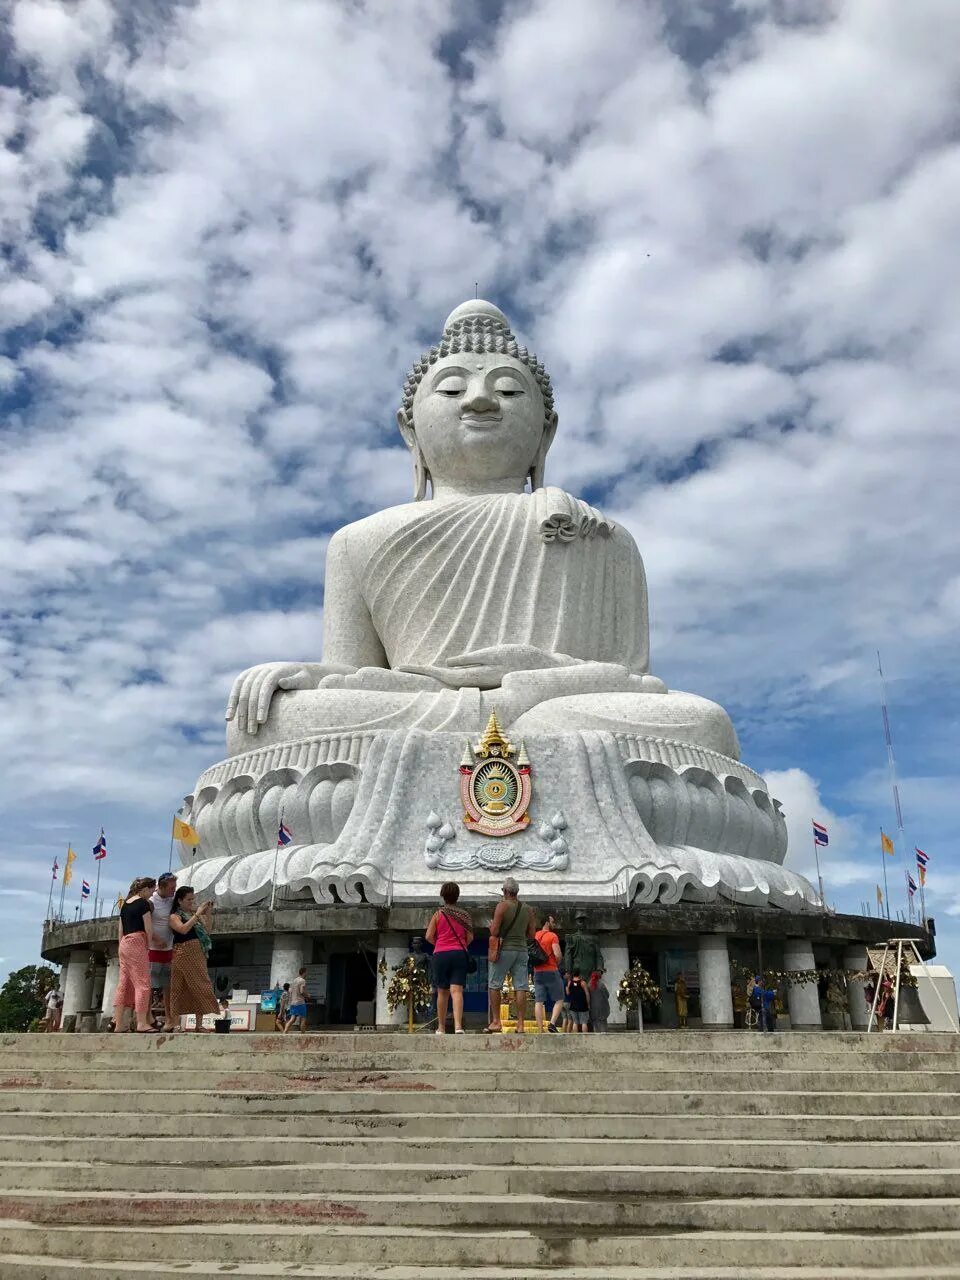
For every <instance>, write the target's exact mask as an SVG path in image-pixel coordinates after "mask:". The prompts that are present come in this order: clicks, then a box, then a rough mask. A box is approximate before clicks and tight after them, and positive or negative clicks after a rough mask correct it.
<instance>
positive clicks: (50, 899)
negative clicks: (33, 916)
mask: <svg viewBox="0 0 960 1280" xmlns="http://www.w3.org/2000/svg"><path fill="white" fill-rule="evenodd" d="M54 861H56V859H54ZM53 879H54V876H53V872H52V871H51V872H50V894H49V896H48V898H47V919H48V920H49V919H50V912H51V911H52V909H53Z"/></svg>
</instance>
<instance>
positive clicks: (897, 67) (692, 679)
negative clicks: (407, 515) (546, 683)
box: [0, 0, 960, 948]
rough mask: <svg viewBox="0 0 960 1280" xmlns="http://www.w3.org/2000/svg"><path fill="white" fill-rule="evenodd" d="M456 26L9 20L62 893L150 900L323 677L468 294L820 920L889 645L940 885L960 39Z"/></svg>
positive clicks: (9, 261) (856, 827) (14, 517)
mask: <svg viewBox="0 0 960 1280" xmlns="http://www.w3.org/2000/svg"><path fill="white" fill-rule="evenodd" d="M468 10H469V6H467V7H465V8H463V9H461V8H459V7H457V6H447V5H443V4H440V3H437V0H415V2H414V3H411V4H408V5H403V6H391V5H386V4H369V5H364V6H343V5H340V4H337V3H334V2H333V0H283V3H280V4H279V5H278V6H277V7H275V8H265V7H264V6H262V5H257V4H255V3H253V0H246V2H245V3H241V4H239V5H235V6H222V5H217V4H216V3H214V2H213V0H199V2H198V3H196V4H192V5H174V6H169V7H167V6H164V7H162V9H160V10H156V11H154V10H150V12H149V13H148V12H147V10H143V9H137V8H136V7H135V8H134V10H131V11H130V12H129V13H125V14H124V15H122V16H123V21H122V22H121V21H120V20H119V17H118V11H116V10H115V9H114V8H112V7H110V6H108V5H106V4H105V3H103V0H79V2H78V3H70V4H68V3H60V2H57V3H55V2H54V0H16V2H14V3H12V4H11V6H10V13H11V19H10V24H9V28H8V30H9V33H10V40H11V44H12V49H11V53H12V55H13V56H14V57H15V58H19V60H20V62H21V69H22V74H21V78H20V79H19V80H17V81H15V82H12V83H15V84H16V87H10V86H9V85H8V86H7V87H4V88H0V232H2V234H3V236H4V237H5V239H6V240H7V241H9V243H10V244H11V246H12V249H11V252H10V254H9V255H7V257H6V258H5V259H4V262H3V265H2V267H0V353H2V354H0V397H5V398H4V399H3V405H2V409H3V413H4V433H3V437H2V439H0V450H2V465H0V499H2V501H0V589H2V592H3V599H4V612H5V620H6V621H5V626H4V629H3V633H2V635H0V681H2V682H3V684H2V687H3V690H4V712H5V714H4V719H3V722H2V724H0V764H2V769H0V776H3V778H4V786H5V810H6V814H5V829H7V830H16V831H18V832H20V831H24V832H26V833H27V834H28V835H29V832H30V831H33V832H34V835H33V836H32V837H30V838H31V839H33V840H35V843H36V845H37V855H36V867H37V869H36V871H34V872H32V873H31V872H29V871H27V870H25V871H24V872H23V874H24V876H25V877H26V878H27V879H28V880H29V878H30V876H31V874H32V875H33V876H34V877H35V881H36V882H35V883H33V884H32V885H29V884H28V885H25V887H28V888H32V889H34V890H35V891H36V892H37V893H38V894H40V895H41V896H42V894H43V893H44V892H45V891H46V888H47V887H48V886H47V885H46V884H45V883H44V882H43V881H44V877H45V876H47V875H48V874H49V872H48V867H49V862H50V861H51V859H50V858H49V857H48V856H47V855H48V853H49V848H48V842H49V839H50V833H49V831H45V830H41V827H40V825H39V824H41V823H49V822H50V821H62V822H64V823H66V824H68V829H69V830H73V831H77V830H78V829H84V830H85V829H86V828H87V827H91V828H92V829H93V830H94V835H95V833H96V830H98V829H99V824H100V822H101V821H103V820H104V817H105V816H107V817H109V818H110V820H111V821H112V822H113V824H114V829H115V830H116V831H117V833H118V843H117V847H118V848H119V849H120V850H121V852H120V853H119V854H117V855H116V856H117V857H118V858H120V859H126V861H122V863H121V865H122V869H123V873H124V875H126V873H127V871H129V872H131V874H132V872H133V870H135V869H137V868H136V867H135V866H134V865H133V864H134V859H135V858H141V857H142V858H147V859H149V860H150V865H151V866H153V865H154V863H156V865H160V862H161V861H163V862H164V863H165V857H166V850H165V844H164V837H163V828H164V825H165V823H166V820H167V818H166V815H167V814H168V813H169V811H170V809H172V808H173V807H175V805H176V803H177V801H178V799H179V797H180V796H181V795H182V794H183V793H184V792H185V791H187V790H188V789H189V788H190V786H191V785H192V782H193V778H194V776H195V774H196V772H198V771H199V769H200V768H202V767H204V766H205V765H206V764H209V763H211V762H212V761H213V760H214V759H216V758H217V756H218V753H219V752H220V751H221V750H222V712H223V702H224V699H225V697H226V692H227V689H228V688H229V684H230V681H231V679H232V677H233V675H234V674H235V673H236V671H237V670H239V669H240V668H242V667H243V666H246V665H248V664H249V663H251V662H254V661H258V660H263V659H266V658H270V657H284V656H298V657H316V656H319V645H320V640H319V635H320V625H321V608H322V594H321V593H322V558H323V553H324V548H325V545H326V539H327V537H328V536H329V533H330V531H331V529H333V528H335V527H336V526H337V525H339V524H342V523H343V522H344V521H346V520H348V519H352V518H355V517H356V516H358V515H360V514H363V513H364V512H366V511H368V510H370V509H372V508H373V507H377V506H380V505H385V504H389V503H393V502H397V501H403V500H406V499H407V497H408V496H409V487H410V468H409V460H408V458H407V455H406V453H405V451H404V450H403V448H402V445H401V443H400V441H399V440H398V438H397V435H396V431H395V427H394V425H393V415H394V412H395V410H396V406H397V402H398V398H399V390H400V384H401V380H402V378H403V375H404V373H405V372H406V370H407V368H408V367H409V364H410V362H411V360H412V359H413V358H414V357H415V355H416V354H417V353H418V352H419V351H420V350H421V349H422V347H423V345H424V344H425V343H426V342H428V341H429V340H431V339H432V338H433V337H434V336H435V335H436V332H437V329H438V327H439V324H440V322H441V321H442V319H443V317H444V316H445V314H446V313H447V311H448V310H450V309H451V308H452V307H453V306H454V305H456V304H457V303H458V302H459V301H461V300H462V299H463V298H464V297H467V296H470V295H471V294H472V292H473V288H474V282H475V281H476V282H479V284H480V290H481V293H483V294H487V295H488V296H491V295H492V296H493V297H494V298H495V299H497V300H499V301H501V302H503V303H504V304H505V305H506V306H507V308H508V310H510V311H511V313H512V314H514V315H515V316H516V318H517V320H516V326H517V328H518V330H520V331H521V333H522V335H523V337H524V339H525V340H527V341H529V342H530V343H531V345H532V346H533V347H534V348H535V349H537V350H538V351H539V352H540V354H541V356H542V357H543V358H544V359H545V361H546V363H547V366H548V368H549V369H550V372H551V374H552V375H553V378H554V383H555V386H556V392H557V405H558V409H559V412H560V433H559V436H558V439H557V444H556V446H555V449H554V452H553V453H552V455H551V459H550V463H549V478H550V479H551V481H552V482H554V483H563V484H566V485H567V486H569V487H570V488H573V489H575V490H578V491H579V490H582V489H583V488H584V487H585V486H586V487H587V488H588V490H589V496H590V498H591V500H595V501H597V502H599V503H600V504H601V505H603V506H605V507H607V508H609V509H610V510H611V511H612V513H613V514H614V515H615V517H616V518H618V519H621V520H623V522H624V523H625V524H626V525H627V526H628V527H629V528H630V529H631V530H632V532H633V533H634V534H635V536H636V538H637V541H638V543H639V545H640V547H641V549H642V551H643V554H644V557H645V559H646V563H647V569H648V575H649V579H650V587H651V604H652V615H653V655H654V669H655V670H656V671H657V672H658V673H659V674H661V675H662V676H663V677H664V678H665V679H667V680H668V681H669V682H670V683H672V684H676V685H678V686H680V687H688V688H692V689H695V690H697V691H699V692H702V693H704V694H706V695H708V696H713V697H716V698H718V699H719V700H721V701H724V702H725V703H726V704H728V705H729V706H730V708H731V710H732V711H733V712H734V714H735V717H736V720H737V724H738V728H739V729H740V730H741V738H742V740H743V741H744V744H745V747H746V749H747V753H748V755H749V756H750V759H751V762H752V763H753V764H755V765H756V766H758V767H763V766H764V765H766V766H767V767H768V768H769V770H770V777H771V778H772V779H775V783H774V786H775V789H777V788H779V791H780V794H781V798H782V799H783V800H784V804H785V807H786V808H787V810H788V815H789V821H790V822H791V824H793V823H794V822H797V823H800V824H801V825H800V827H798V829H797V834H796V836H795V840H796V843H795V846H794V853H792V854H791V857H796V858H799V859H800V863H799V865H801V867H803V866H805V865H807V862H806V861H805V859H806V860H807V861H809V859H807V854H806V853H805V851H804V850H805V845H806V844H807V843H808V841H807V840H806V836H805V835H804V832H803V830H802V828H804V827H806V826H807V825H808V823H809V818H810V817H811V816H813V814H812V812H811V811H812V809H814V808H815V809H817V810H818V813H819V816H820V817H822V819H823V820H824V821H827V822H828V825H829V826H830V830H831V842H832V843H831V851H830V854H829V859H828V866H827V867H825V877H826V880H827V884H828V891H829V889H830V888H831V886H835V887H836V889H837V892H838V893H840V894H844V895H846V899H845V900H847V901H848V905H853V906H854V907H856V906H858V904H859V900H860V897H862V896H863V895H864V894H865V893H867V891H868V890H869V888H870V885H869V879H864V877H865V876H866V877H869V876H872V875H874V874H875V872H874V870H872V869H871V862H872V860H873V856H874V855H873V852H872V848H871V844H870V842H871V841H872V840H873V838H874V837H873V829H874V827H875V826H876V825H877V821H876V818H877V814H878V809H881V808H882V807H883V806H884V805H885V804H887V801H886V800H885V798H884V796H883V794H882V788H881V789H878V788H876V787H873V788H872V789H871V786H869V785H868V784H867V782H865V781H864V779H865V778H869V775H870V773H871V770H872V769H873V766H874V765H875V764H876V763H878V761H879V763H881V764H882V744H879V747H878V741H877V733H878V729H877V711H876V695H877V688H876V679H875V675H874V656H873V651H874V649H875V648H876V646H877V644H881V645H882V647H883V649H884V657H885V660H886V662H887V665H888V666H889V667H890V669H891V670H892V671H894V672H897V673H899V674H900V675H901V676H902V677H903V679H902V683H901V685H900V687H899V688H898V689H897V690H896V693H897V720H896V723H897V726H898V732H899V731H900V730H901V729H902V731H903V737H902V743H903V748H904V758H905V760H906V762H907V765H908V767H906V768H905V773H906V775H907V777H906V778H905V781H904V785H903V791H904V795H905V797H906V798H907V799H908V801H909V803H910V804H912V806H913V807H912V812H913V813H915V814H916V818H915V825H916V832H917V834H916V838H917V840H918V841H926V842H927V843H929V844H930V845H931V847H933V846H934V845H937V846H938V847H942V848H944V849H948V848H950V847H951V846H952V841H953V839H954V838H955V822H954V820H953V818H952V812H953V803H952V798H951V792H952V789H953V790H955V781H956V767H955V763H954V744H953V742H952V738H953V736H954V734H953V733H952V726H953V725H954V724H955V721H956V717H957V715H958V714H960V710H958V707H960V698H958V696H957V693H958V685H957V680H956V673H955V652H956V634H957V625H958V621H960V604H958V601H960V588H958V586H957V582H958V579H957V551H958V535H957V517H956V511H955V506H956V503H955V499H954V494H955V493H956V492H957V491H958V489H960V451H958V450H957V448H956V445H955V440H954V436H955V431H956V421H957V417H958V409H960V403H958V391H957V383H956V375H955V361H956V355H955V353H956V350H957V347H958V343H960V322H958V319H957V309H956V305H955V297H956V295H957V292H958V286H960V279H958V267H957V262H958V258H957V254H956V243H957V240H958V232H960V226H958V214H957V209H958V208H960V202H958V199H957V197H958V195H960V146H958V143H957V137H958V124H960V119H958V117H960V107H958V104H957V98H956V94H955V85H956V80H957V71H958V65H957V54H956V50H957V49H958V48H960V10H958V8H957V7H956V5H954V4H953V3H951V2H950V0H932V3H931V5H930V8H929V11H928V15H927V16H926V17H925V18H924V20H923V21H920V20H919V19H918V17H917V15H916V14H915V13H914V12H913V10H911V9H909V8H905V7H904V6H903V5H902V4H899V3H897V0H837V3H829V4H828V3H819V0H817V2H814V0H811V2H810V3H805V4H803V5H777V6H768V5H757V4H753V3H746V2H745V0H744V2H743V3H739V4H737V5H736V6H733V7H731V8H730V9H729V11H727V10H724V14H726V18H724V17H723V15H721V16H720V17H718V16H717V10H716V9H715V8H714V7H713V6H709V5H701V6H699V7H698V6H691V5H688V6H684V7H682V8H681V7H678V6H673V5H667V4H663V5H659V6H638V5H635V4H629V3H627V0H619V2H617V0H602V2H599V0H598V3H596V4H592V5H589V6H584V5H582V4H576V3H573V2H572V0H535V2H533V3H529V4H523V5H514V6H506V7H505V8H504V12H503V14H502V16H501V17H500V18H499V19H498V20H495V19H494V18H493V17H490V18H488V19H486V20H485V21H483V22H479V21H476V20H475V18H474V17H473V15H472V14H470V13H469V12H468ZM684 24H686V26H685V35H684V36H683V38H680V37H679V36H678V34H677V32H678V29H679V28H680V27H683V26H684ZM725 25H726V27H728V30H726V32H725V30H724V28H725ZM725 36H726V43H724V37H725ZM694 37H695V40H694ZM711 40H712V41H714V46H713V47H708V46H709V42H710V41H711ZM691 43H697V46H698V48H699V49H700V54H699V55H698V56H697V58H696V59H693V60H692V61H691V62H690V63H687V62H685V61H684V60H683V57H682V56H681V53H682V51H683V48H684V47H685V44H686V45H690V44H691ZM454 68H455V69H454ZM898 745H899V743H898ZM878 751H879V755H878ZM815 779H820V781H819V782H816V781H815ZM923 779H929V780H930V782H929V783H925V782H923ZM914 780H916V782H915V781H914ZM35 824H36V825H35ZM912 830H913V827H911V831H912ZM25 838H27V837H26V836H25ZM56 838H57V839H58V840H59V837H56ZM91 843H92V840H91ZM134 850H137V853H136V855H135V854H134V852H133V851H134ZM0 856H3V857H4V859H5V861H6V859H7V858H8V857H9V858H14V857H19V856H20V855H19V853H18V851H17V850H15V849H13V848H12V847H11V846H10V845H9V843H8V844H7V846H6V847H5V850H4V853H3V854H2V855H0ZM111 856H114V855H111ZM31 857H32V854H31ZM947 862H948V855H946V854H944V855H942V856H941V857H940V860H939V861H938V877H933V876H932V877H931V885H930V888H931V892H930V895H929V898H930V901H931V902H932V903H933V904H934V905H935V906H937V907H938V908H939V909H941V910H958V911H960V908H958V907H957V906H956V903H957V902H958V901H960V897H958V896H957V895H960V877H956V876H955V877H954V879H955V880H956V883H954V880H951V875H952V874H953V873H952V872H951V871H950V870H948V867H947V865H946V864H947ZM32 865H34V864H33V862H31V866H32ZM137 865H138V866H139V863H138V864H137ZM120 878H123V877H122V876H121V877H120ZM936 886H939V887H936ZM951 886H952V887H951ZM957 936H958V935H954V940H953V941H952V942H950V943H949V945H952V946H953V947H954V948H956V946H957V941H956V938H957ZM941 941H943V934H941ZM23 946H24V947H25V948H27V947H28V946H29V947H32V946H33V936H32V935H31V938H30V940H29V944H28V942H27V941H24V943H23Z"/></svg>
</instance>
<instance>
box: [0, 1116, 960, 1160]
mask: <svg viewBox="0 0 960 1280" xmlns="http://www.w3.org/2000/svg"><path fill="white" fill-rule="evenodd" d="M241 1127H242V1126H241ZM256 1157H257V1161H258V1162H259V1163H260V1164H261V1165H267V1164H288V1163H292V1162H297V1163H310V1164H322V1163H325V1162H326V1163H330V1164H351V1163H361V1164H365V1163H371V1162H373V1161H374V1160H376V1161H378V1162H380V1163H382V1164H392V1163H396V1162H399V1163H402V1164H423V1165H431V1164H451V1163H455V1162H456V1161H458V1160H463V1161H465V1162H468V1163H472V1164H500V1165H525V1164H538V1163H540V1162H545V1163H551V1162H557V1163H563V1164H581V1165H590V1164H605V1165H619V1164H667V1163H671V1164H686V1165H693V1166H697V1165H711V1166H716V1165H744V1164H746V1165H748V1166H752V1167H756V1168H771V1169H777V1168H780V1169H797V1168H824V1167H825V1168H837V1169H842V1168H848V1167H850V1166H858V1167H859V1166H863V1165H875V1166H876V1167H877V1168H905V1169H906V1168H931V1169H944V1168H954V1167H956V1166H958V1165H960V1143H958V1142H950V1141H944V1142H926V1143H912V1142H886V1143H877V1142H833V1143H823V1142H800V1141H793V1142H787V1141H783V1140H781V1139H777V1138H774V1139H769V1140H764V1139H762V1138H754V1137H748V1136H744V1137H742V1138H736V1139H735V1138H726V1139H722V1140H720V1139H714V1140H709V1139H708V1140H704V1139H697V1138H683V1139H678V1138H675V1139H672V1140H663V1139H658V1138H625V1139H619V1138H616V1139H614V1138H608V1139H592V1138H579V1137H571V1136H567V1137H564V1138H560V1139H542V1138H514V1137H512V1136H500V1137H497V1138H463V1139H461V1138H453V1137H449V1136H448V1137H443V1138H416V1139H406V1138H402V1137H390V1136H387V1135H378V1136H377V1137H373V1138H368V1137H353V1136H351V1137H336V1138H304V1137H301V1136H299V1135H290V1136H289V1137H283V1138H261V1139H259V1140H258V1141H257V1144H256ZM143 1158H144V1142H143V1137H142V1135H140V1134H138V1135H136V1136H128V1137H123V1138H117V1137H111V1138H100V1137H97V1136H96V1135H88V1136H86V1137H83V1138H38V1137H33V1138H29V1137H24V1136H22V1135H21V1136H19V1137H9V1136H7V1135H3V1136H0V1161H3V1160H17V1159H19V1160H98V1161H108V1162H111V1163H115V1164H137V1163H138V1162H140V1161H141V1160H142V1159H143ZM249 1159H250V1141H249V1139H248V1138H247V1137H246V1135H243V1134H241V1135H238V1136H235V1137H230V1138H205V1139H204V1140H203V1142H202V1144H193V1145H190V1144H187V1145H186V1146H185V1149H184V1150H183V1151H182V1152H179V1151H178V1153H177V1159H176V1162H174V1161H172V1160H171V1161H170V1162H169V1163H171V1164H173V1163H177V1164H178V1165H179V1164H184V1165H186V1164H210V1163H217V1164H223V1165H237V1164H246V1163H248V1162H249Z"/></svg>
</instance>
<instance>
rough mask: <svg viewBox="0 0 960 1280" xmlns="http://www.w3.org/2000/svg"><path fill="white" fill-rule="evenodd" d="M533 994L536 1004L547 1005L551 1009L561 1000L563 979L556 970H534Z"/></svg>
mask: <svg viewBox="0 0 960 1280" xmlns="http://www.w3.org/2000/svg"><path fill="white" fill-rule="evenodd" d="M533 992H534V998H535V999H536V1002H537V1004H548V1005H550V1007H551V1008H553V1006H554V1005H555V1004H556V1003H557V1001H558V1000H562V999H563V979H562V978H561V977H560V973H559V971H558V970H556V969H540V970H537V969H534V971H533Z"/></svg>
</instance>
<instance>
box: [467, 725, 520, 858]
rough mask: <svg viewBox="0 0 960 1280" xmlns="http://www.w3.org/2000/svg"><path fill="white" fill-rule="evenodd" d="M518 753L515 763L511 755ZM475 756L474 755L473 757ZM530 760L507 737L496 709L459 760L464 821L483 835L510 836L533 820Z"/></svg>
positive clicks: (471, 828) (472, 829) (468, 744)
mask: <svg viewBox="0 0 960 1280" xmlns="http://www.w3.org/2000/svg"><path fill="white" fill-rule="evenodd" d="M511 756H516V757H517V759H516V763H514V761H513V760H512V759H511ZM474 757H475V758H474ZM531 791H532V783H531V779H530V761H529V760H528V759H527V753H526V751H525V750H524V748H523V743H522V742H521V743H520V750H519V751H518V750H517V748H516V747H515V746H514V745H513V743H512V742H510V740H509V739H508V738H506V737H504V735H503V733H502V731H501V729H500V726H499V724H498V723H497V715H496V712H494V713H493V714H492V715H491V716H490V719H489V721H488V723H487V727H486V729H485V730H484V731H483V737H482V738H481V739H480V741H479V742H478V743H477V745H476V746H475V747H472V748H471V746H470V743H469V742H468V743H467V744H466V745H465V747H464V750H463V759H462V760H461V761H460V799H461V800H462V801H463V821H464V825H465V826H467V827H469V829H470V830H471V831H478V832H479V833H480V834H481V835H484V836H509V835H512V834H513V832H514V831H522V830H523V829H524V827H526V826H529V824H530V814H529V812H528V809H529V807H530V793H531Z"/></svg>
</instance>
